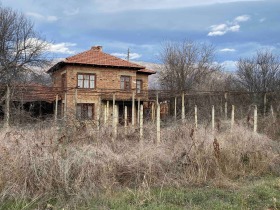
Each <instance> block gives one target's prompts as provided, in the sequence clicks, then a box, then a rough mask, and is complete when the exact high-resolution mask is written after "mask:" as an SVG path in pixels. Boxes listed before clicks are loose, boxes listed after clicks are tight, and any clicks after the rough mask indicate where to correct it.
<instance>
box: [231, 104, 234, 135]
mask: <svg viewBox="0 0 280 210" xmlns="http://www.w3.org/2000/svg"><path fill="white" fill-rule="evenodd" d="M234 111H235V107H234V105H232V108H231V127H230V131H231V132H232V131H233V126H234Z"/></svg>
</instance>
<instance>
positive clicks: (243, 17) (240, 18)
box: [234, 15, 250, 23]
mask: <svg viewBox="0 0 280 210" xmlns="http://www.w3.org/2000/svg"><path fill="white" fill-rule="evenodd" d="M249 19H250V16H249V15H241V16H238V17H236V18H235V19H234V21H235V22H238V23H239V22H246V21H248V20H249Z"/></svg>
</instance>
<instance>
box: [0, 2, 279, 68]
mask: <svg viewBox="0 0 280 210" xmlns="http://www.w3.org/2000/svg"><path fill="white" fill-rule="evenodd" d="M0 2H1V3H2V6H8V7H12V8H13V9H16V10H18V11H21V12H23V13H24V14H26V15H27V16H28V17H29V18H30V19H32V21H33V22H34V23H35V28H36V30H37V31H39V32H40V33H41V34H42V35H43V36H44V37H45V38H46V39H47V40H49V41H52V42H53V43H54V44H53V45H52V47H51V51H52V52H53V55H54V57H55V58H65V57H68V56H71V55H73V54H75V53H78V52H81V51H84V50H87V49H90V47H91V46H94V45H102V46H103V51H105V52H108V53H110V54H113V55H116V56H119V57H122V58H124V57H125V56H126V53H127V49H128V48H130V51H131V58H132V59H134V60H135V61H145V62H156V63H159V62H160V60H159V56H158V55H159V53H160V51H161V48H162V44H163V43H164V42H165V41H178V42H180V41H184V40H186V39H190V40H193V41H196V42H207V43H211V44H213V45H214V46H215V48H216V61H217V62H219V63H223V64H224V66H225V70H234V69H235V62H236V61H237V60H238V59H239V58H240V57H250V56H252V55H253V54H254V53H255V52H256V50H262V49H269V50H271V51H272V52H274V53H276V54H279V55H280V1H279V0H63V1H59V0H0Z"/></svg>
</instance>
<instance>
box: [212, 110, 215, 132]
mask: <svg viewBox="0 0 280 210" xmlns="http://www.w3.org/2000/svg"><path fill="white" fill-rule="evenodd" d="M212 130H213V131H214V130H215V106H214V105H212Z"/></svg>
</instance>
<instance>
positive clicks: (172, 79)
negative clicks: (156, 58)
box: [159, 41, 221, 91]
mask: <svg viewBox="0 0 280 210" xmlns="http://www.w3.org/2000/svg"><path fill="white" fill-rule="evenodd" d="M214 51H215V50H214V47H213V46H212V45H208V44H200V43H195V42H192V41H185V42H182V43H174V42H169V43H166V44H165V45H164V46H163V50H162V53H161V55H160V58H161V61H162V63H163V68H162V70H161V71H160V75H159V81H160V83H161V87H162V88H164V89H168V90H181V91H182V90H191V89H196V88H197V87H198V86H199V84H200V83H202V82H203V81H204V79H205V78H206V77H207V76H209V75H211V74H212V73H213V72H216V71H219V70H220V69H221V66H220V65H218V64H217V63H215V62H214Z"/></svg>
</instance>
